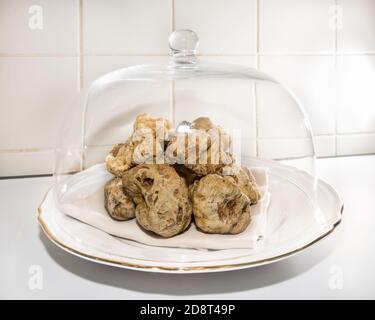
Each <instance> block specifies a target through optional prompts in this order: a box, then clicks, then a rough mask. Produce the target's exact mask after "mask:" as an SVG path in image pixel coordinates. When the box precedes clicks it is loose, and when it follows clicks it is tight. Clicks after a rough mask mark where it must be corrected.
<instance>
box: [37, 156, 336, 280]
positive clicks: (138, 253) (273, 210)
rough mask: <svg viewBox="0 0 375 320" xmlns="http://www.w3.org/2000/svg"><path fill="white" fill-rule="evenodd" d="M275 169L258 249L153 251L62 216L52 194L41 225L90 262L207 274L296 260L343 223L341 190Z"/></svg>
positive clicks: (290, 170) (293, 171)
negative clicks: (287, 259)
mask: <svg viewBox="0 0 375 320" xmlns="http://www.w3.org/2000/svg"><path fill="white" fill-rule="evenodd" d="M261 165H262V166H264V165H267V166H268V167H269V168H270V171H269V188H270V189H269V190H270V193H271V195H272V200H271V203H270V206H269V209H268V210H269V211H268V222H267V231H266V234H265V236H264V239H262V240H260V241H259V245H258V246H257V248H256V249H227V250H215V251H214V250H196V249H182V248H165V247H164V248H159V247H150V246H146V245H143V244H140V243H136V242H134V241H130V240H125V239H120V238H116V237H113V236H110V235H108V234H107V233H105V232H103V231H100V230H98V229H95V228H93V227H91V226H89V225H87V224H84V223H82V222H80V221H78V220H75V219H73V218H71V217H68V216H66V215H65V214H63V213H61V212H60V211H59V210H58V208H57V205H56V202H55V199H54V196H53V190H50V191H49V192H48V193H47V194H46V196H45V198H44V200H43V203H42V204H41V206H40V207H39V215H38V221H39V223H40V225H41V227H42V229H43V231H44V232H45V233H46V235H47V236H48V238H49V239H50V240H51V241H53V242H54V243H55V244H57V245H58V246H59V247H60V248H62V249H64V250H65V251H68V252H70V253H72V254H74V255H77V256H79V257H82V258H84V259H87V260H90V261H93V262H97V263H102V264H106V265H112V266H117V267H122V268H128V269H136V270H142V271H151V272H169V273H201V272H215V271H227V270H237V269H244V268H249V267H254V266H259V265H263V264H268V263H272V262H275V261H278V260H282V259H285V258H287V257H290V256H292V255H294V254H296V253H298V252H301V251H302V250H304V249H306V248H307V247H309V246H311V245H312V244H314V243H316V242H318V241H319V240H321V239H323V238H324V237H326V236H327V235H328V234H330V233H331V232H332V231H333V230H334V229H335V227H336V226H337V225H338V224H339V223H340V221H341V216H342V210H343V203H342V201H341V199H340V197H339V196H338V194H337V192H336V191H335V190H334V189H333V188H332V187H331V186H330V185H328V184H327V183H325V182H324V181H322V180H314V178H313V177H312V176H310V175H309V174H307V173H306V172H304V171H300V170H296V169H294V168H292V167H289V166H286V165H283V164H279V163H274V162H272V163H270V162H267V163H261Z"/></svg>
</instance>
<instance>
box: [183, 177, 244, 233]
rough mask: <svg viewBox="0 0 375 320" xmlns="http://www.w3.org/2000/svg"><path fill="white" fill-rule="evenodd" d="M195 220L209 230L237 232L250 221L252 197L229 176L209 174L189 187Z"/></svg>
mask: <svg viewBox="0 0 375 320" xmlns="http://www.w3.org/2000/svg"><path fill="white" fill-rule="evenodd" d="M190 197H191V200H192V204H193V214H194V221H195V224H196V225H197V227H198V228H199V229H201V230H202V231H204V232H207V233H220V234H227V233H230V234H237V233H240V232H242V231H244V230H245V229H246V228H247V226H248V225H249V223H250V221H251V217H250V200H249V198H248V197H247V196H246V195H245V194H244V193H243V192H242V191H241V190H240V188H239V187H238V186H237V185H236V184H235V183H233V182H232V179H230V178H229V177H222V176H220V175H218V174H209V175H207V176H205V177H203V178H201V179H200V180H199V181H195V182H194V184H193V185H192V186H191V187H190Z"/></svg>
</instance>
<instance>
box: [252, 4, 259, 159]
mask: <svg viewBox="0 0 375 320" xmlns="http://www.w3.org/2000/svg"><path fill="white" fill-rule="evenodd" d="M255 6H256V10H255V31H256V32H255V38H256V40H255V41H256V43H255V45H256V48H255V50H256V56H255V68H256V69H257V70H259V0H256V2H255ZM253 94H254V109H255V155H256V156H257V157H258V156H259V144H258V138H259V129H258V125H259V119H258V99H257V86H256V83H254V86H253Z"/></svg>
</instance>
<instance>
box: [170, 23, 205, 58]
mask: <svg viewBox="0 0 375 320" xmlns="http://www.w3.org/2000/svg"><path fill="white" fill-rule="evenodd" d="M168 41H169V47H170V48H171V50H172V56H173V59H174V61H175V62H176V63H186V64H190V63H195V62H196V56H195V54H196V52H197V48H198V45H199V39H198V36H197V34H196V33H195V32H194V31H192V30H187V29H181V30H176V31H175V32H173V33H172V34H171V35H170V36H169V39H168Z"/></svg>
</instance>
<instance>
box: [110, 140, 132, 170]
mask: <svg viewBox="0 0 375 320" xmlns="http://www.w3.org/2000/svg"><path fill="white" fill-rule="evenodd" d="M133 152H134V146H133V144H132V143H131V141H130V139H129V140H128V141H126V142H125V143H119V144H116V145H115V146H114V147H113V148H112V150H111V151H110V152H109V154H108V155H107V157H106V159H105V164H106V168H107V170H108V171H109V172H110V173H112V174H113V175H115V176H116V177H121V176H122V175H123V174H124V172H125V171H127V170H129V169H130V168H131V167H133V161H132V159H133Z"/></svg>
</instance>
